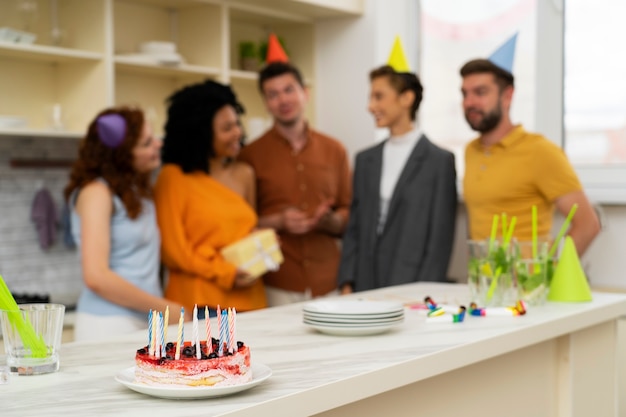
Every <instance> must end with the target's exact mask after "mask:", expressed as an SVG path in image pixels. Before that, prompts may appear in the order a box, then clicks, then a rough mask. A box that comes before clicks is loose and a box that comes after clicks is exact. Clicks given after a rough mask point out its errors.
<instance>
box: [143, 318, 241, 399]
mask: <svg viewBox="0 0 626 417" xmlns="http://www.w3.org/2000/svg"><path fill="white" fill-rule="evenodd" d="M208 313H209V312H208V309H206V311H205V317H208V316H209V314H208ZM168 316H169V311H168V310H166V312H165V313H162V312H157V311H150V314H149V316H148V324H149V325H148V341H149V342H148V345H146V346H144V347H142V348H140V349H138V350H137V353H136V354H135V381H136V382H139V383H143V384H148V385H170V386H171V385H176V386H192V387H200V386H201V387H209V386H228V385H239V384H244V383H246V382H250V381H251V380H252V371H251V369H250V349H249V348H248V346H246V345H244V343H243V342H236V340H237V339H236V336H235V328H236V326H235V323H236V311H235V309H228V310H222V311H220V310H219V306H218V316H217V326H218V332H219V336H220V338H219V339H216V338H214V337H212V336H211V322H210V320H207V319H205V320H204V323H205V326H204V327H205V328H206V333H204V334H203V335H202V336H200V332H199V325H198V314H197V307H196V308H194V311H193V332H192V335H191V341H189V340H188V341H184V340H185V338H184V323H183V321H184V309H182V310H181V314H180V319H179V322H178V334H177V337H176V342H169V343H167V344H166V343H165V340H167V326H166V325H164V324H165V323H168V319H167V318H168ZM209 341H210V343H209Z"/></svg>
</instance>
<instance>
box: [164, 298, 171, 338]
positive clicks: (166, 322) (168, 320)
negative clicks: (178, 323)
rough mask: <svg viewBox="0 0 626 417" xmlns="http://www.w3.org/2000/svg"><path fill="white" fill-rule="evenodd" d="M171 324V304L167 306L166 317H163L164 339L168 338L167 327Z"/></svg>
mask: <svg viewBox="0 0 626 417" xmlns="http://www.w3.org/2000/svg"><path fill="white" fill-rule="evenodd" d="M169 324H170V306H165V317H164V318H163V326H164V327H163V339H164V340H167V327H168V326H169Z"/></svg>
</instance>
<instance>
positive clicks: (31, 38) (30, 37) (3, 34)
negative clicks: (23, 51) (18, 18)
mask: <svg viewBox="0 0 626 417" xmlns="http://www.w3.org/2000/svg"><path fill="white" fill-rule="evenodd" d="M35 39H37V35H35V34H34V33H30V32H24V31H22V30H16V29H13V28H9V27H1V28H0V41H3V42H10V43H19V44H22V45H30V44H32V43H33V42H35Z"/></svg>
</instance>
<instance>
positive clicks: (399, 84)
mask: <svg viewBox="0 0 626 417" xmlns="http://www.w3.org/2000/svg"><path fill="white" fill-rule="evenodd" d="M380 77H387V79H388V80H389V83H390V84H391V86H392V87H393V88H394V90H396V91H397V92H398V94H401V93H404V92H405V91H413V93H414V94H415V99H414V100H413V104H412V105H411V120H415V118H416V115H417V110H418V109H419V108H420V103H421V102H422V97H423V92H424V87H422V83H421V82H420V79H419V77H418V76H417V75H416V74H413V73H412V72H398V71H396V70H395V69H393V67H391V66H389V65H383V66H382V67H378V68H376V69H374V70H372V71H370V81H374V80H375V79H376V78H380Z"/></svg>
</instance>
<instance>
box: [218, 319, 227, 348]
mask: <svg viewBox="0 0 626 417" xmlns="http://www.w3.org/2000/svg"><path fill="white" fill-rule="evenodd" d="M227 341H228V316H227V313H226V310H223V311H222V319H221V320H220V345H219V350H218V351H219V356H223V355H224V343H227Z"/></svg>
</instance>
